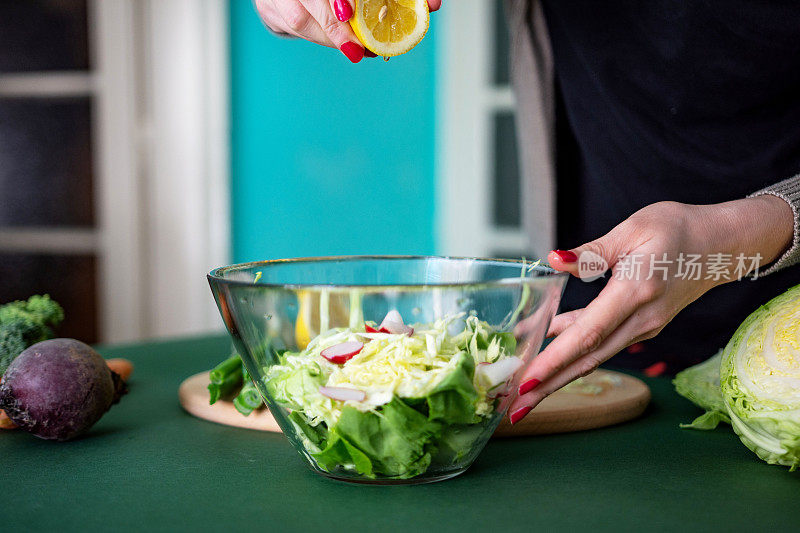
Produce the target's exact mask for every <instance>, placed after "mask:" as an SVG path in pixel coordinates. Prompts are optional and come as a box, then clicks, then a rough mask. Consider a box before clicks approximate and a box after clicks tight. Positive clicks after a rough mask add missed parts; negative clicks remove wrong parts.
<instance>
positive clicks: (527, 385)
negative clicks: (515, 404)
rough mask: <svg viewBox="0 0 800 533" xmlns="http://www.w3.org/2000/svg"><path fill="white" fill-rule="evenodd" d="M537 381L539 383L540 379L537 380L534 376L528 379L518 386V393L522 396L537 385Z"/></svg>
mask: <svg viewBox="0 0 800 533" xmlns="http://www.w3.org/2000/svg"><path fill="white" fill-rule="evenodd" d="M539 383H541V381H539V380H538V379H536V378H533V379H529V380H528V381H526V382H525V383H523V384H522V385H520V386H519V395H520V396H522V395H523V394H527V393H529V392H530V391H532V390H533V389H535V388H536V387H538V386H539Z"/></svg>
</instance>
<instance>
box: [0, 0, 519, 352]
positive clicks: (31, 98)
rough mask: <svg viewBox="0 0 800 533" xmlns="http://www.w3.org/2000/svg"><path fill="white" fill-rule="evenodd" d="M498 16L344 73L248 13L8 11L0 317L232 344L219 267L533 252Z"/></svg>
mask: <svg viewBox="0 0 800 533" xmlns="http://www.w3.org/2000/svg"><path fill="white" fill-rule="evenodd" d="M507 39H508V34H507V31H506V28H505V20H504V15H503V8H502V2H501V0H449V1H447V0H446V1H445V2H444V7H443V9H442V10H441V11H439V12H438V13H436V14H434V15H433V16H432V25H431V29H430V30H429V33H428V35H427V36H426V37H425V39H424V40H423V42H422V43H421V44H420V45H419V46H417V47H416V48H415V49H414V50H413V51H412V52H410V53H408V54H406V55H404V56H400V57H397V58H393V59H392V60H391V61H389V62H384V61H383V60H382V59H380V58H377V59H372V60H365V61H362V63H361V64H358V65H351V64H350V63H349V62H348V61H347V60H346V59H345V58H344V56H342V55H341V54H340V53H339V52H338V51H335V50H330V49H326V48H322V47H319V46H316V45H312V44H310V43H306V42H302V41H299V40H292V39H283V38H279V37H276V36H274V35H272V34H271V33H269V32H268V31H267V30H266V29H265V28H264V27H263V26H262V24H261V22H260V20H259V17H258V15H257V14H256V12H255V10H254V8H253V6H252V5H251V2H250V1H249V0H227V1H226V0H0V303H2V302H7V301H10V300H15V299H22V298H27V297H28V296H30V295H32V294H37V293H49V294H50V295H51V296H52V297H53V298H55V299H56V300H57V301H59V302H60V303H61V304H62V305H63V306H64V307H65V309H66V316H67V319H66V320H65V322H64V324H63V326H62V327H61V328H59V331H58V333H59V334H60V335H61V336H66V337H75V338H78V339H81V340H83V341H86V342H120V341H131V340H136V339H142V338H151V337H163V336H175V335H185V334H195V333H200V332H206V331H213V330H220V329H221V328H222V324H221V320H220V319H219V316H218V314H217V311H216V308H215V306H214V304H213V299H212V297H211V294H210V291H209V290H208V286H207V283H206V281H205V279H204V276H205V273H206V272H207V271H208V270H210V269H211V268H213V267H215V266H220V265H223V264H227V263H231V262H244V261H255V260H261V259H273V258H283V257H300V256H317V255H340V254H455V255H478V256H498V257H520V256H527V257H530V256H531V254H530V252H529V251H527V250H526V239H525V236H524V235H523V232H522V230H521V228H520V218H521V216H520V194H519V191H520V185H519V180H520V176H519V171H518V166H517V154H516V143H515V137H514V99H513V96H512V93H511V89H510V87H509V85H508V84H509V79H508V78H509V72H508V61H507V57H506V56H507V50H508V42H507Z"/></svg>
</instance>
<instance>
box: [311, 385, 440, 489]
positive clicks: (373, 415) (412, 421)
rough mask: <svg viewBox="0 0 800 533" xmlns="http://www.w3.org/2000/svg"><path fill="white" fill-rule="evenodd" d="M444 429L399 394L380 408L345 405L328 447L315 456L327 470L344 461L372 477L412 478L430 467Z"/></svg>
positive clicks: (359, 471)
mask: <svg viewBox="0 0 800 533" xmlns="http://www.w3.org/2000/svg"><path fill="white" fill-rule="evenodd" d="M440 432H441V425H440V424H437V423H435V422H431V421H430V420H428V418H427V417H426V416H425V415H424V414H422V413H420V412H419V411H417V410H415V409H414V408H412V407H410V406H408V405H407V404H406V403H405V402H403V401H402V400H401V399H400V398H397V397H395V398H393V399H392V401H391V402H389V403H387V404H385V405H383V406H382V407H381V408H380V410H379V411H367V412H362V411H359V410H358V409H355V408H353V407H349V406H348V407H345V408H344V409H343V410H342V414H341V416H340V417H339V421H338V422H337V423H336V426H335V427H334V428H333V430H332V431H331V438H330V440H329V441H328V443H327V445H326V447H325V448H324V449H323V450H322V451H321V452H319V453H316V454H312V455H313V457H314V459H316V460H317V462H318V464H319V465H320V466H321V467H322V468H325V469H326V470H330V469H332V468H335V467H336V466H337V465H342V464H344V465H353V467H354V468H355V469H356V471H357V472H358V473H359V474H362V475H365V476H369V477H374V475H375V474H381V475H384V476H390V477H397V478H408V477H413V476H416V475H419V474H421V473H423V472H425V470H427V469H428V466H429V465H430V462H431V452H432V451H435V450H434V449H433V447H432V444H431V443H432V441H434V440H435V439H436V438H437V437H438V435H439V434H440Z"/></svg>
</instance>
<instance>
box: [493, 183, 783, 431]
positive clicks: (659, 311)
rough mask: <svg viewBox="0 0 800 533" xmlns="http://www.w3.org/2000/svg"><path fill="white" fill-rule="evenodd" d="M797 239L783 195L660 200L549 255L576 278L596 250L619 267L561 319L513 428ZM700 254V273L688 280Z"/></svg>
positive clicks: (515, 406)
mask: <svg viewBox="0 0 800 533" xmlns="http://www.w3.org/2000/svg"><path fill="white" fill-rule="evenodd" d="M792 235H793V214H792V210H791V207H790V206H789V204H788V203H787V202H785V201H784V200H782V199H780V198H778V197H776V196H771V195H765V196H758V197H755V198H747V199H742V200H736V201H733V202H726V203H722V204H715V205H687V204H680V203H676V202H659V203H656V204H652V205H649V206H647V207H645V208H643V209H641V210H639V211H637V212H636V213H634V214H633V215H632V216H631V217H630V218H628V219H627V220H625V221H623V222H622V223H621V224H619V225H618V226H617V227H615V228H614V229H613V230H611V231H610V232H609V233H608V234H606V235H604V236H603V237H601V238H599V239H597V240H596V241H592V242H590V243H587V244H584V245H583V246H579V247H578V248H575V249H573V250H570V251H561V250H557V251H553V252H550V254H549V256H548V261H549V262H550V265H551V266H552V267H553V268H555V269H557V270H561V271H564V272H569V273H570V274H572V275H574V276H578V275H579V261H580V259H579V258H581V254H585V255H584V256H583V258H584V259H585V258H587V257H595V256H592V255H591V254H587V252H592V253H593V254H596V256H599V257H595V258H596V259H599V258H602V259H603V260H605V262H606V263H607V265H608V267H609V268H611V279H609V281H608V283H607V284H606V286H605V287H604V288H603V290H602V291H600V294H599V295H598V296H597V297H596V298H595V299H594V300H593V301H592V302H590V303H589V305H587V306H586V307H585V308H584V309H578V310H575V311H570V312H567V313H562V314H560V315H558V316H556V317H555V318H554V319H553V321H552V323H551V325H550V329H549V331H548V333H547V336H548V337H552V336H555V337H556V338H555V339H554V340H553V341H552V342H551V343H550V344H549V345H548V346H547V348H545V349H544V350H543V351H542V352H541V353H540V354H539V355H538V356H536V357H535V358H534V360H533V362H532V363H531V365H530V366H529V367H528V369H527V370H526V372H525V374H524V376H523V378H522V380H521V382H520V383H521V384H520V386H519V391H518V393H519V396H518V397H517V398H516V399H515V400H514V402H513V403H512V404H511V408H510V409H509V413H510V414H509V418H510V419H511V423H512V424H513V423H516V422H518V421H519V420H521V419H522V418H523V417H524V416H525V415H527V414H528V412H529V411H530V410H531V409H532V408H533V407H535V406H536V405H537V404H538V403H539V402H541V401H542V400H543V399H544V398H545V397H546V396H547V395H549V394H550V393H552V392H554V391H556V390H558V389H560V388H561V387H563V386H564V385H566V384H567V383H569V382H571V381H573V380H575V379H577V378H579V377H581V376H585V375H587V374H589V373H590V372H592V371H594V370H595V369H596V368H597V367H598V366H599V365H600V364H601V363H603V362H605V361H606V360H608V359H609V358H611V357H612V356H613V355H614V354H616V353H618V352H619V351H621V350H623V349H624V348H626V347H627V346H630V345H631V344H634V343H636V342H639V341H642V340H645V339H649V338H652V337H654V336H655V335H657V334H658V333H659V332H660V331H661V330H662V329H663V328H664V326H666V325H667V323H669V322H670V321H671V320H672V318H673V317H675V315H676V314H677V313H678V312H679V311H680V310H681V309H683V308H684V307H686V306H687V305H689V304H690V303H691V302H693V301H694V300H696V299H697V298H699V297H700V296H701V295H702V294H703V293H705V292H706V291H708V290H709V289H711V288H712V287H715V286H717V285H721V284H723V283H727V282H729V281H735V280H736V279H737V278H741V277H743V276H744V275H745V274H747V273H748V272H749V271H751V270H752V269H753V268H755V267H756V264H753V261H754V260H753V258H755V257H759V256H760V264H761V265H765V264H768V263H770V262H772V261H774V260H775V259H776V258H777V257H779V255H780V254H781V253H782V251H783V250H785V249H786V248H787V247H788V246H789V243H790V242H791V239H792ZM717 254H722V255H717ZM696 256H699V260H698V259H697V257H696ZM693 257H694V258H695V260H696V262H699V264H700V266H701V267H702V269H701V272H700V274H699V276H696V272H691V273H690V274H692V275H691V276H687V275H685V274H686V271H687V270H688V269H689V268H690V265H689V263H688V262H687V258H693ZM740 258H741V259H740ZM742 260H743V264H741V263H742ZM726 262H727V264H725V263H726ZM712 263H715V264H716V267H712V266H711V265H712ZM737 267H738V269H737ZM691 268H694V267H691ZM710 269H711V270H710ZM637 270H638V272H637ZM720 271H722V272H720ZM695 277H698V279H694V278H695Z"/></svg>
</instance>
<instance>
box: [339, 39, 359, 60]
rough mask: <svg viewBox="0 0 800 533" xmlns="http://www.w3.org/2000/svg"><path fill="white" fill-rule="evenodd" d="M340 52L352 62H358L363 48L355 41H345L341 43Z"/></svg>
mask: <svg viewBox="0 0 800 533" xmlns="http://www.w3.org/2000/svg"><path fill="white" fill-rule="evenodd" d="M342 53H343V54H344V55H346V56H347V59H349V60H350V61H352V62H353V63H358V62H359V61H361V60H362V59H363V58H364V49H363V48H361V47H360V46H358V45H357V44H356V43H351V42H346V43H344V44H343V45H342Z"/></svg>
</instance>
